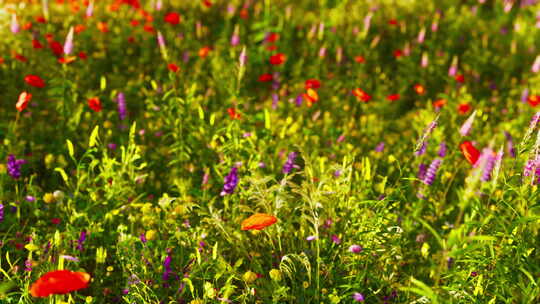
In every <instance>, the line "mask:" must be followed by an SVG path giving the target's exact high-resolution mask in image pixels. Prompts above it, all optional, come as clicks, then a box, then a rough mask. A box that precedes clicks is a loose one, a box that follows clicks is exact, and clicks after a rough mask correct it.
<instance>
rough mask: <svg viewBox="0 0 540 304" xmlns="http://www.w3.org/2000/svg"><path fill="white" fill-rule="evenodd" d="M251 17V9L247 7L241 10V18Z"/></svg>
mask: <svg viewBox="0 0 540 304" xmlns="http://www.w3.org/2000/svg"><path fill="white" fill-rule="evenodd" d="M248 17H249V11H248V10H247V9H245V8H243V9H241V10H240V18H242V19H244V20H245V19H247V18H248Z"/></svg>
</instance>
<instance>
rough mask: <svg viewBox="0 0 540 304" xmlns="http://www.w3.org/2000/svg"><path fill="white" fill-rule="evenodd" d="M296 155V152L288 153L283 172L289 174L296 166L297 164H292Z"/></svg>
mask: <svg viewBox="0 0 540 304" xmlns="http://www.w3.org/2000/svg"><path fill="white" fill-rule="evenodd" d="M296 156H298V153H296V152H291V153H289V156H288V157H287V161H286V162H285V164H284V165H283V170H282V172H283V174H289V173H291V171H292V169H293V168H296V167H297V166H296V165H295V164H294V160H295V159H296Z"/></svg>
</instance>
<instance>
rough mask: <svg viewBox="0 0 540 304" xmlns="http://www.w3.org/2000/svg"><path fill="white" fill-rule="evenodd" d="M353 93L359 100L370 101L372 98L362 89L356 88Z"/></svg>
mask: <svg viewBox="0 0 540 304" xmlns="http://www.w3.org/2000/svg"><path fill="white" fill-rule="evenodd" d="M352 93H353V95H354V96H356V98H357V99H358V100H359V101H363V102H368V101H370V100H371V96H369V95H368V94H367V93H366V92H364V91H363V90H362V89H359V88H356V89H354V90H353V91H352Z"/></svg>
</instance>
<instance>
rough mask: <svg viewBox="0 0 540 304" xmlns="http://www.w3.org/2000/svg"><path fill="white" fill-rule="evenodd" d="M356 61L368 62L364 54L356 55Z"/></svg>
mask: <svg viewBox="0 0 540 304" xmlns="http://www.w3.org/2000/svg"><path fill="white" fill-rule="evenodd" d="M354 61H356V62H358V63H364V62H366V59H365V58H364V57H362V56H356V57H354Z"/></svg>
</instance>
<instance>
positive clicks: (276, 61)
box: [270, 53, 286, 65]
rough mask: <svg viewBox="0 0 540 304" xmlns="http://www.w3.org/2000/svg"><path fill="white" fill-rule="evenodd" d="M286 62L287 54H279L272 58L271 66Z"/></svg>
mask: <svg viewBox="0 0 540 304" xmlns="http://www.w3.org/2000/svg"><path fill="white" fill-rule="evenodd" d="M285 60H286V58H285V54H283V53H277V54H275V55H272V56H270V64H272V65H280V64H282V63H284V62H285Z"/></svg>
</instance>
